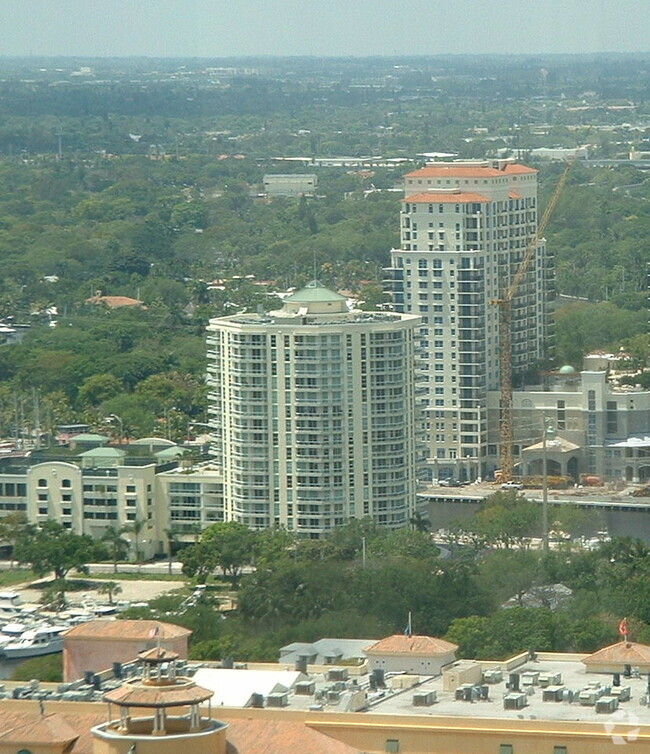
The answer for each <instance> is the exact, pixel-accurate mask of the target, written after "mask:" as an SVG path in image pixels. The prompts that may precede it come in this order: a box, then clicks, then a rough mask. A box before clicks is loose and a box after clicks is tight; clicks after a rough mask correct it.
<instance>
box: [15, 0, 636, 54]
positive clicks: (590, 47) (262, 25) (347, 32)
mask: <svg viewBox="0 0 650 754" xmlns="http://www.w3.org/2000/svg"><path fill="white" fill-rule="evenodd" d="M649 10H650V0H402V1H400V0H176V2H172V0H0V55H78V56H123V55H143V56H152V57H192V56H200V57H222V56H232V55H260V54H261V55H355V56H363V55H382V54H386V55H394V54H398V55H402V54H417V55H426V54H438V53H483V52H488V53H527V52H530V53H544V52H571V53H580V52H609V51H620V52H647V51H650V20H649V19H650V14H649V13H648V11H649Z"/></svg>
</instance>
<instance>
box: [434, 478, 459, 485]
mask: <svg viewBox="0 0 650 754" xmlns="http://www.w3.org/2000/svg"><path fill="white" fill-rule="evenodd" d="M438 484H439V485H440V486H441V487H462V486H463V483H462V482H459V481H458V479H441V480H440V481H439V482H438Z"/></svg>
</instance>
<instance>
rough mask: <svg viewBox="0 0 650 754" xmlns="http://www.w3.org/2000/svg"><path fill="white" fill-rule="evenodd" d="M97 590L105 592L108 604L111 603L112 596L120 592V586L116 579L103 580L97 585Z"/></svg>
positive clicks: (101, 592)
mask: <svg viewBox="0 0 650 754" xmlns="http://www.w3.org/2000/svg"><path fill="white" fill-rule="evenodd" d="M97 591H98V592H99V593H100V594H105V595H107V596H108V602H109V604H110V605H112V604H113V597H116V596H117V595H118V594H122V587H121V586H120V585H119V584H118V583H117V581H103V582H102V583H101V584H100V585H99V586H98V587H97Z"/></svg>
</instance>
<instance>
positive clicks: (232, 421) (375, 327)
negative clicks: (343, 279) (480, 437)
mask: <svg viewBox="0 0 650 754" xmlns="http://www.w3.org/2000/svg"><path fill="white" fill-rule="evenodd" d="M419 323H420V319H419V317H417V316H412V315H408V314H396V313H384V312H362V311H349V310H348V307H347V304H346V301H345V299H344V298H343V296H340V295H339V294H337V293H334V292H333V291H330V290H328V289H326V288H323V287H322V286H321V285H320V284H319V283H317V282H316V281H314V282H313V283H310V284H309V285H308V286H307V287H306V288H304V289H303V290H301V291H298V292H297V293H294V294H293V295H291V296H289V297H288V298H286V299H285V302H284V306H283V308H282V310H280V311H276V312H271V313H268V314H252V313H251V314H240V315H234V316H230V317H222V318H219V319H213V320H211V322H210V325H209V327H208V330H209V337H208V358H209V366H208V383H209V388H210V393H209V405H210V409H209V411H210V417H211V418H210V421H211V426H212V432H213V435H214V438H215V447H214V452H215V455H216V457H217V460H218V462H220V463H221V465H222V471H223V483H224V509H225V510H224V514H225V517H226V519H227V520H236V521H241V522H242V523H244V524H246V525H247V526H250V527H251V528H255V529H262V528H265V527H269V526H275V525H277V526H286V527H287V528H288V529H290V530H294V531H299V532H303V533H305V534H307V535H308V536H314V537H316V536H319V535H321V534H322V533H324V532H326V531H327V530H329V529H331V528H333V527H335V526H339V525H341V524H344V523H345V522H346V521H348V519H350V518H354V517H358V518H361V517H364V516H372V517H373V518H374V519H375V520H376V521H377V523H378V524H380V525H383V526H388V527H395V528H396V527H400V526H404V525H405V524H406V523H407V522H408V520H409V518H410V516H411V515H412V512H413V510H414V505H415V494H416V465H417V453H418V448H417V439H418V433H419V431H420V430H421V426H422V422H421V414H420V411H419V408H418V401H417V397H416V390H415V369H416V351H417V340H418V338H417V330H418V327H419Z"/></svg>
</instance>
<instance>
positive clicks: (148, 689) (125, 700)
mask: <svg viewBox="0 0 650 754" xmlns="http://www.w3.org/2000/svg"><path fill="white" fill-rule="evenodd" d="M212 696H214V691H211V690H210V689H205V688H203V686H197V685H196V684H195V683H194V681H188V680H186V679H182V678H181V679H178V680H177V682H176V683H170V684H169V685H160V686H159V685H154V684H151V685H147V684H145V683H144V682H143V681H140V680H137V681H128V682H127V683H125V684H124V685H123V686H120V687H119V688H117V689H113V690H112V691H109V692H107V693H106V694H104V701H106V702H110V703H111V704H119V705H120V706H122V707H182V706H184V705H186V704H200V703H201V702H205V701H207V700H208V699H210V697H212Z"/></svg>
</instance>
